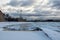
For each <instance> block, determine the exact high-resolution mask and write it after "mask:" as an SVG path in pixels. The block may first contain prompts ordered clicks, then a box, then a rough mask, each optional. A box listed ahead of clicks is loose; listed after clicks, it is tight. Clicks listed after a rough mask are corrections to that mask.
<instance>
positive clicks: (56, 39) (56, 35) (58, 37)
mask: <svg viewBox="0 0 60 40" xmlns="http://www.w3.org/2000/svg"><path fill="white" fill-rule="evenodd" d="M42 29H43V31H44V32H45V33H46V34H47V35H48V36H49V37H50V38H51V39H52V40H60V32H56V31H53V30H50V29H46V28H42Z"/></svg>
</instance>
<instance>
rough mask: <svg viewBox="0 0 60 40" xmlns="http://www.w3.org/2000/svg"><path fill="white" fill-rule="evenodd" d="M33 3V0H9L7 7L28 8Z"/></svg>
mask: <svg viewBox="0 0 60 40" xmlns="http://www.w3.org/2000/svg"><path fill="white" fill-rule="evenodd" d="M33 3H34V1H33V0H11V1H10V3H8V5H11V6H30V5H32V4H33Z"/></svg>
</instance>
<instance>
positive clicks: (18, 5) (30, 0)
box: [0, 0, 60, 16]
mask: <svg viewBox="0 0 60 40" xmlns="http://www.w3.org/2000/svg"><path fill="white" fill-rule="evenodd" d="M0 10H2V12H4V13H9V14H14V13H15V14H16V13H17V14H24V15H30V14H32V15H45V16H60V0H0Z"/></svg>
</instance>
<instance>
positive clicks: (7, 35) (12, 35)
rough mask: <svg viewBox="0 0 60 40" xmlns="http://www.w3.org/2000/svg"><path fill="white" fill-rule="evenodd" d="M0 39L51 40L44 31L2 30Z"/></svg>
mask: <svg viewBox="0 0 60 40" xmlns="http://www.w3.org/2000/svg"><path fill="white" fill-rule="evenodd" d="M0 40H50V39H49V38H48V37H47V36H46V35H45V34H44V33H43V32H42V31H38V32H32V31H30V32H28V31H25V32H24V31H20V32H18V31H15V32H13V31H10V32H8V31H6V32H4V31H3V32H2V31H1V32H0Z"/></svg>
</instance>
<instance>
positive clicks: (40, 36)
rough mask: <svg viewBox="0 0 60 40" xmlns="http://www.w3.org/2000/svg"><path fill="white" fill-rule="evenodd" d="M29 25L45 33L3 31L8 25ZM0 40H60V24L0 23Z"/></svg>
mask: <svg viewBox="0 0 60 40" xmlns="http://www.w3.org/2000/svg"><path fill="white" fill-rule="evenodd" d="M18 24H27V25H29V27H33V28H34V27H39V28H41V29H42V30H43V31H3V29H2V27H5V26H7V25H18ZM0 40H60V22H0Z"/></svg>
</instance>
